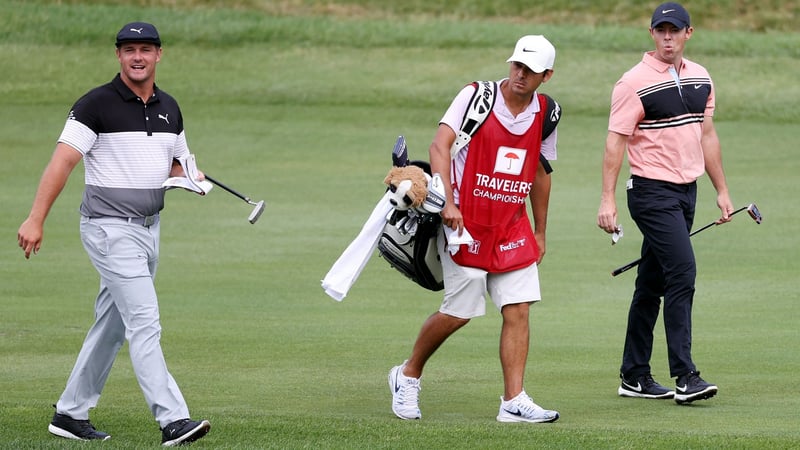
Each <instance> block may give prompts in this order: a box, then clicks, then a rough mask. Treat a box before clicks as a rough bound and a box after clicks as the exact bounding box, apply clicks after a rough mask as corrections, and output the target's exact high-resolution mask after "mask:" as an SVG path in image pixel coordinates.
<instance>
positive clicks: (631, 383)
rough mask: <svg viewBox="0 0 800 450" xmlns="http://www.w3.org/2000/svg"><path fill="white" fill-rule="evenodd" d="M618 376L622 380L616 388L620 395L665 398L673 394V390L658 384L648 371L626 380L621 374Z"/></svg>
mask: <svg viewBox="0 0 800 450" xmlns="http://www.w3.org/2000/svg"><path fill="white" fill-rule="evenodd" d="M619 377H620V379H621V380H622V381H621V382H620V384H619V389H617V394H619V396H620V397H637V398H651V399H666V398H672V397H673V396H674V395H675V392H674V391H671V390H669V389H667V388H665V387H664V386H662V385H660V384H658V383H657V382H656V380H654V379H653V376H652V375H650V374H649V373H646V374H643V375H639V376H638V377H636V378H634V379H633V380H627V379H626V378H625V377H624V376H622V375H621V374H620V376H619Z"/></svg>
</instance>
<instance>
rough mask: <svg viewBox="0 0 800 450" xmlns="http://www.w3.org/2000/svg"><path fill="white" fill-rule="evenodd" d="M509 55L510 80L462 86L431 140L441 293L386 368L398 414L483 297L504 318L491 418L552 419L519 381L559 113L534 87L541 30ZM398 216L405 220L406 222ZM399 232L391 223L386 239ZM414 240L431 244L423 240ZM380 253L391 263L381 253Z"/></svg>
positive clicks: (416, 411)
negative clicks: (401, 356) (438, 196)
mask: <svg viewBox="0 0 800 450" xmlns="http://www.w3.org/2000/svg"><path fill="white" fill-rule="evenodd" d="M506 62H508V63H510V64H509V72H508V77H507V78H503V79H501V80H499V81H497V82H494V81H478V82H474V83H471V84H468V85H467V86H465V87H463V88H462V89H461V91H460V92H459V93H458V94H457V95H456V97H455V98H454V100H453V101H452V102H451V104H450V107H449V108H448V110H447V111H446V112H445V114H444V116H443V117H442V119H441V120H440V122H439V127H438V129H437V132H436V135H435V137H434V139H433V142H432V144H431V146H430V150H429V155H430V168H431V180H432V183H431V185H432V186H439V187H441V188H443V192H444V198H445V202H444V206H443V207H442V208H441V213H440V216H441V222H442V226H441V227H439V228H440V231H439V233H438V236H437V239H436V246H437V252H438V257H439V258H438V260H439V261H441V269H442V275H443V284H444V289H443V291H444V299H443V301H442V304H441V306H440V308H439V310H438V311H436V312H435V313H433V314H432V315H431V316H430V317H429V318H428V319H427V320H426V321H425V323H424V324H423V325H422V329H421V330H420V333H419V335H418V337H417V340H416V342H415V343H414V346H413V348H412V350H411V355H410V356H409V358H408V359H407V360H406V361H405V362H403V363H402V364H400V365H397V366H395V367H394V368H392V369H391V370H390V371H389V377H388V381H389V387H390V390H391V394H392V411H393V412H394V414H395V415H396V416H397V417H399V418H401V419H420V418H421V417H422V413H421V412H420V408H419V392H420V377H421V376H422V371H423V368H424V366H425V364H426V363H427V362H428V360H429V358H430V357H431V356H432V355H433V353H434V352H435V351H436V350H437V349H438V348H439V347H440V346H441V345H442V344H443V343H444V342H445V341H446V340H447V339H448V337H449V336H451V335H452V334H453V333H455V332H456V331H457V330H458V329H460V328H461V327H462V326H464V325H466V324H467V323H468V322H469V321H470V320H471V319H472V318H475V317H479V316H482V315H484V314H485V308H486V301H487V300H489V299H491V301H492V302H493V304H494V305H495V306H496V307H497V309H498V310H499V311H500V313H501V315H502V318H503V324H502V330H501V333H500V365H501V368H502V371H503V385H504V390H503V395H502V396H501V398H500V408H499V411H498V413H497V416H496V418H497V420H498V421H499V422H528V423H541V422H554V421H556V420H557V419H558V417H559V415H558V412H556V411H552V410H546V409H544V408H542V407H540V406H539V405H537V404H536V403H534V401H533V399H532V398H531V397H529V396H528V394H527V393H526V392H525V389H524V386H523V378H524V374H525V366H526V363H527V357H528V343H529V337H530V328H529V310H530V307H531V304H533V303H535V302H538V301H539V300H541V294H540V291H539V275H538V264H539V262H541V260H542V256H543V255H544V250H545V229H546V224H547V210H548V205H549V198H550V174H549V164H548V163H547V161H546V160H547V159H551V160H552V159H555V150H556V145H555V144H556V139H557V133H555V132H553V129H554V128H555V125H556V124H557V123H558V120H559V118H560V113H561V110H560V107H559V106H558V104H557V103H555V101H553V100H552V99H551V98H549V97H547V96H546V95H544V94H541V93H539V92H537V89H538V88H539V87H540V86H541V85H542V84H543V83H545V82H546V81H548V80H549V79H550V78H551V77H552V75H553V64H554V62H555V48H554V47H553V45H552V44H551V43H550V42H549V41H548V40H547V39H545V38H544V36H540V35H529V36H524V37H522V38H521V39H519V41H518V42H517V44H516V46H515V48H514V52H513V54H512V55H511V57H510V58H508V59H507V61H506ZM542 155H544V156H545V158H544V159H542V158H541V156H542ZM528 201H530V204H531V209H532V216H533V223H531V220H530V218H529V215H528V214H529V213H528V211H527V208H526V204H527V203H528ZM423 216H424V214H423ZM390 222H392V221H390ZM395 223H399V224H401V226H402V227H403V228H405V226H406V225H405V224H407V223H408V222H407V221H406V222H401V221H395ZM390 226H391V225H390ZM419 226H420V225H417V230H419ZM403 231H406V230H398V231H397V232H394V231H392V229H391V228H390V229H388V230H386V232H385V233H384V237H386V236H389V237H391V236H396V235H401V234H402V233H403ZM417 233H419V231H417ZM407 234H410V233H407ZM393 240H395V239H393ZM387 241H388V239H387ZM421 241H426V243H427V244H428V245H429V242H427V239H419V240H418V242H421ZM384 243H386V241H384ZM390 243H391V242H390ZM405 253H406V254H410V253H412V252H405ZM382 255H383V256H384V257H385V258H387V259H388V260H389V261H390V262H392V260H391V259H390V258H389V257H387V252H385V251H382ZM417 262H419V261H417ZM393 265H395V267H398V265H397V264H396V263H393Z"/></svg>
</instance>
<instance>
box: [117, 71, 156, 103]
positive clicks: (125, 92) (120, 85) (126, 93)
mask: <svg viewBox="0 0 800 450" xmlns="http://www.w3.org/2000/svg"><path fill="white" fill-rule="evenodd" d="M111 85H112V86H114V89H116V90H117V92H119V95H120V96H122V99H123V100H125V101H126V102H131V101H134V100H137V99H138V98H139V97H138V96H137V95H136V94H134V93H133V91H132V90H131V88H129V87H128V85H126V84H125V82H124V81H122V77H120V75H119V74H117V76H115V77H114V79H113V80H111ZM157 101H158V86H156V85H155V84H153V97H152V98H150V99H149V100H148V101H147V102H146V103H152V102H157Z"/></svg>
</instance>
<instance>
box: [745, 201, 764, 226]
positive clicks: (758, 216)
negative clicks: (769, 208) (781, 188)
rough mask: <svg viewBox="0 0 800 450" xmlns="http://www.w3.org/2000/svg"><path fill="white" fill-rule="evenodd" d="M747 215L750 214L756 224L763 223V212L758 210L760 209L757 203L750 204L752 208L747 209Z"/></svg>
mask: <svg viewBox="0 0 800 450" xmlns="http://www.w3.org/2000/svg"><path fill="white" fill-rule="evenodd" d="M747 214H750V217H752V218H753V220H755V221H756V223H761V220H762V219H763V218H762V217H761V211H759V210H758V207H756V204H755V203H750V206H748V207H747Z"/></svg>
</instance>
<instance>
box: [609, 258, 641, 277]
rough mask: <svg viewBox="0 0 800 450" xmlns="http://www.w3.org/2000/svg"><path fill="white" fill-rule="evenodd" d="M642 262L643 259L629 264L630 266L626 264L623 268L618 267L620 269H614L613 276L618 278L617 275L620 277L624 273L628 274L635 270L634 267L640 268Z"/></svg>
mask: <svg viewBox="0 0 800 450" xmlns="http://www.w3.org/2000/svg"><path fill="white" fill-rule="evenodd" d="M640 262H642V258H639V259H637V260H636V261H631V262H629V263H628V264H625V265H624V266H622V267H618V268H616V269H614V271H613V272H611V276H612V277H615V276H617V275H619V274H621V273H623V272H627V271H629V270H631V269H633V268H634V267H636V266H638V265H639V263H640Z"/></svg>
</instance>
